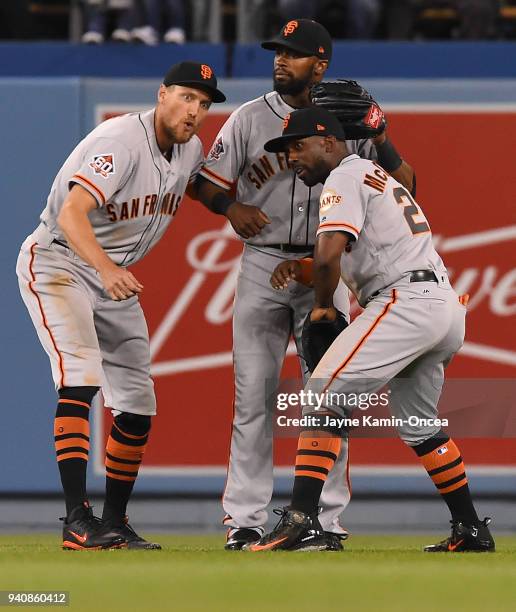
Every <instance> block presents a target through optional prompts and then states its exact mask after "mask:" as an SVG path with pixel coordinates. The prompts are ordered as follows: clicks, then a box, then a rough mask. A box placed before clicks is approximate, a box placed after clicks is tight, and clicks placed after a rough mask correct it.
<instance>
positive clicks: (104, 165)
mask: <svg viewBox="0 0 516 612" xmlns="http://www.w3.org/2000/svg"><path fill="white" fill-rule="evenodd" d="M89 166H90V168H91V169H92V170H93V172H94V173H95V174H100V176H101V177H102V178H105V179H107V178H109V176H110V175H111V174H115V158H114V156H113V153H101V154H100V155H94V156H93V157H92V159H91V161H90V163H89Z"/></svg>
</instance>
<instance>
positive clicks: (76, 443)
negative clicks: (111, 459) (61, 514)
mask: <svg viewBox="0 0 516 612" xmlns="http://www.w3.org/2000/svg"><path fill="white" fill-rule="evenodd" d="M89 412H90V405H89V404H88V403H87V402H83V401H79V400H75V399H67V398H60V399H59V402H58V405H57V410H56V416H55V419H54V442H55V449H56V458H57V463H58V467H59V473H60V476H61V483H62V485H63V491H64V494H65V501H66V512H67V514H70V512H71V511H72V510H73V508H75V507H76V506H78V505H80V504H82V503H83V502H84V501H86V499H87V495H86V468H87V466H88V455H89V450H90V424H89V420H88V419H89Z"/></svg>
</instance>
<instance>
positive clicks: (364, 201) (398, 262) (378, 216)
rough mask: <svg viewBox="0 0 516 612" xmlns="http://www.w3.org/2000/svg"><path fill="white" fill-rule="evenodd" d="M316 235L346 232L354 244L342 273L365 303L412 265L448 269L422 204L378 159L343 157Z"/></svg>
mask: <svg viewBox="0 0 516 612" xmlns="http://www.w3.org/2000/svg"><path fill="white" fill-rule="evenodd" d="M319 210H320V225H319V229H318V230H317V235H319V234H321V233H323V232H327V231H335V230H336V231H345V232H347V233H348V234H350V235H351V236H352V237H353V243H352V244H350V245H349V248H348V249H347V251H346V252H344V253H343V256H342V265H341V273H342V278H343V280H344V282H345V283H346V285H347V286H348V287H349V288H350V289H351V290H352V291H353V293H354V294H355V295H356V297H357V299H358V301H359V303H360V305H361V306H365V305H366V304H367V300H368V299H369V297H370V296H371V295H372V294H373V293H375V292H376V291H378V290H379V289H383V288H384V287H388V286H389V285H391V284H392V283H393V282H394V281H396V280H398V279H400V278H401V277H402V276H404V275H405V274H406V273H407V272H409V271H411V270H434V271H437V272H446V269H445V267H444V264H443V262H442V260H441V258H440V257H439V255H438V254H437V252H436V250H435V249H434V246H433V242H432V234H431V232H430V226H429V225H428V221H427V220H426V218H425V216H424V214H423V212H422V211H421V208H420V207H419V205H418V204H417V203H416V202H415V201H414V199H413V198H412V196H411V195H410V193H409V192H408V191H407V189H406V188H405V187H403V186H402V185H400V183H398V181H396V180H395V179H394V178H392V176H391V175H390V174H388V173H387V172H385V170H384V169H383V168H382V167H381V166H379V165H378V164H377V163H375V162H372V161H369V160H367V159H361V158H360V157H358V155H350V156H348V157H345V158H344V159H343V160H342V161H341V163H340V165H339V166H337V167H336V168H335V169H334V170H332V172H331V173H330V175H329V176H328V178H327V179H326V182H325V183H324V187H323V190H322V194H321V199H320V209H319Z"/></svg>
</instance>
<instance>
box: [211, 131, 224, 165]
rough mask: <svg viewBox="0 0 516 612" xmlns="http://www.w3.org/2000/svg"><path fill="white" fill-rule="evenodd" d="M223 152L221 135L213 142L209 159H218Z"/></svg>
mask: <svg viewBox="0 0 516 612" xmlns="http://www.w3.org/2000/svg"><path fill="white" fill-rule="evenodd" d="M223 154H224V142H223V140H222V136H219V137H218V138H217V140H216V141H215V142H214V143H213V146H212V148H211V151H210V157H211V159H217V160H218V159H219V157H220V156H221V155H223Z"/></svg>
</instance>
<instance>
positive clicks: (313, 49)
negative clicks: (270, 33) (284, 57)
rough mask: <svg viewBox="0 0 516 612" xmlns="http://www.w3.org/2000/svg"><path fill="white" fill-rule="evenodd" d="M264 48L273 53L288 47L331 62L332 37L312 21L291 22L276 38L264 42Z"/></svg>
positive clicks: (298, 20) (294, 20) (295, 20)
mask: <svg viewBox="0 0 516 612" xmlns="http://www.w3.org/2000/svg"><path fill="white" fill-rule="evenodd" d="M262 47H263V48H264V49H269V50H273V51H274V50H276V49H277V48H278V47H286V48H287V49H292V50H293V51H297V52H298V53H302V54H303V55H306V56H310V55H315V56H316V57H318V58H319V59H325V60H328V61H329V60H331V51H332V44H331V36H330V34H329V32H328V30H327V29H326V28H325V27H324V26H322V25H321V24H320V23H317V21H313V20H312V19H293V20H292V21H289V22H288V23H286V24H285V25H284V26H283V27H282V28H281V31H280V32H279V33H278V34H277V35H276V36H275V37H274V38H272V39H271V40H266V41H265V42H262Z"/></svg>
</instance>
